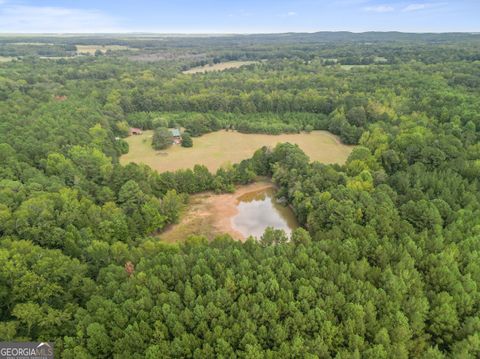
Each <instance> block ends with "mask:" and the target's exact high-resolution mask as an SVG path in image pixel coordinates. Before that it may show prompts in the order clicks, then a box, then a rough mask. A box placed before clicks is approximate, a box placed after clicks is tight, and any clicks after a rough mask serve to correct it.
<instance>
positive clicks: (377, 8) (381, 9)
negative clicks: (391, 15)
mask: <svg viewBox="0 0 480 359" xmlns="http://www.w3.org/2000/svg"><path fill="white" fill-rule="evenodd" d="M364 9H365V11H368V12H377V13H385V12H392V11H395V8H394V7H393V6H390V5H378V6H367V7H366V8H364Z"/></svg>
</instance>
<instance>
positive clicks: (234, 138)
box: [120, 130, 353, 172]
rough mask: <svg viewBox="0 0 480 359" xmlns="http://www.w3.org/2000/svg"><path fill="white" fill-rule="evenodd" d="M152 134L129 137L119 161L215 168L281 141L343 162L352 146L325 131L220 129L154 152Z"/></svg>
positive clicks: (318, 158)
mask: <svg viewBox="0 0 480 359" xmlns="http://www.w3.org/2000/svg"><path fill="white" fill-rule="evenodd" d="M152 134H153V131H145V132H144V133H143V134H142V135H138V136H130V137H128V138H127V139H126V141H127V142H128V144H129V146H130V150H129V152H128V153H127V154H125V155H123V156H122V157H121V158H120V162H121V163H122V164H127V163H130V162H135V163H144V164H147V165H149V166H150V167H151V168H153V169H156V170H157V171H159V172H164V171H175V170H178V169H185V168H193V166H195V165H196V164H201V165H205V166H206V167H207V168H208V169H209V170H210V171H216V170H217V169H218V168H219V167H221V166H222V165H224V164H226V163H229V162H230V163H238V162H240V161H242V160H244V159H247V158H250V157H252V155H253V154H254V152H255V151H256V150H258V149H259V148H261V147H262V146H269V147H274V146H275V145H276V144H277V143H281V142H290V143H294V144H298V145H299V146H300V148H301V149H302V150H303V151H304V152H305V153H306V154H307V155H308V156H309V157H310V160H312V161H319V162H322V163H344V162H345V161H346V159H347V157H348V155H349V154H350V152H351V151H352V149H353V146H347V145H344V144H342V143H341V142H340V140H338V138H337V137H336V136H334V135H332V134H331V133H329V132H326V131H313V132H311V133H301V134H285V135H278V136H274V135H263V134H245V133H239V132H232V131H225V130H222V131H217V132H212V133H209V134H206V135H203V136H201V137H195V138H194V139H193V147H192V148H184V147H181V146H179V145H174V146H172V147H170V148H168V149H166V150H161V151H156V150H154V149H153V148H152V146H151V141H152Z"/></svg>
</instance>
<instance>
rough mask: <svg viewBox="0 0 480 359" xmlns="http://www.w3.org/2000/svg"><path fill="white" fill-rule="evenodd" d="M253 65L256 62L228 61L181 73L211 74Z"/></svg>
mask: <svg viewBox="0 0 480 359" xmlns="http://www.w3.org/2000/svg"><path fill="white" fill-rule="evenodd" d="M255 63H257V61H228V62H221V63H219V64H214V65H205V66H198V67H193V68H191V69H190V70H187V71H183V73H184V74H198V73H205V72H212V71H223V70H228V69H235V68H239V67H242V66H245V65H251V64H255Z"/></svg>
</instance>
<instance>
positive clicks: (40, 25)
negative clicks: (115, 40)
mask: <svg viewBox="0 0 480 359" xmlns="http://www.w3.org/2000/svg"><path fill="white" fill-rule="evenodd" d="M0 1H3V3H5V6H2V7H1V8H0V32H16V33H67V32H121V31H124V30H122V29H121V28H120V26H119V25H118V21H117V19H115V18H114V17H112V16H108V15H106V14H104V13H102V12H100V11H98V10H90V9H75V8H65V7H53V6H30V5H17V4H10V3H7V2H6V1H4V0H0Z"/></svg>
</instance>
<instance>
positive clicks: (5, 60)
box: [0, 56, 13, 62]
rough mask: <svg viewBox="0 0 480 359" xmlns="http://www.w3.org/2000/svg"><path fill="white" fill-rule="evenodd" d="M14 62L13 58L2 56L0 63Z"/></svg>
mask: <svg viewBox="0 0 480 359" xmlns="http://www.w3.org/2000/svg"><path fill="white" fill-rule="evenodd" d="M12 60H13V57H9V56H0V62H9V61H12Z"/></svg>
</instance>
